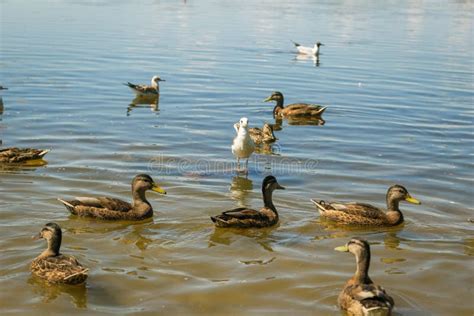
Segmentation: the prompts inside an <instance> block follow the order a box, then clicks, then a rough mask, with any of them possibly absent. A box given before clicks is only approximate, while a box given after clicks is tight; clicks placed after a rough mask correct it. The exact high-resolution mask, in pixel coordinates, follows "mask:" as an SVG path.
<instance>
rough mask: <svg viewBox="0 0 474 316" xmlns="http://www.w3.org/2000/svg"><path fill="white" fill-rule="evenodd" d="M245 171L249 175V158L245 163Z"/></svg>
mask: <svg viewBox="0 0 474 316" xmlns="http://www.w3.org/2000/svg"><path fill="white" fill-rule="evenodd" d="M245 170H247V173H248V172H249V158H247V160H246V161H245Z"/></svg>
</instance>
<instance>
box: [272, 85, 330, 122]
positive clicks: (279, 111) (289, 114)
mask: <svg viewBox="0 0 474 316" xmlns="http://www.w3.org/2000/svg"><path fill="white" fill-rule="evenodd" d="M270 101H275V102H276V105H275V107H274V108H273V116H274V117H276V118H278V117H280V118H282V117H283V118H315V117H319V116H321V115H322V114H323V113H324V111H325V110H326V107H324V106H321V105H317V104H309V103H293V104H289V105H287V106H284V105H283V104H284V98H283V94H282V93H281V92H278V91H275V92H273V93H272V95H271V96H269V97H268V98H267V99H265V102H270Z"/></svg>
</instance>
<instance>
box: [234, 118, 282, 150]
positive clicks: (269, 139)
mask: <svg viewBox="0 0 474 316" xmlns="http://www.w3.org/2000/svg"><path fill="white" fill-rule="evenodd" d="M239 127H240V124H239V123H236V124H235V125H234V128H235V130H236V132H237V133H238V132H239ZM249 135H250V138H252V140H253V142H254V143H255V145H261V144H262V143H266V144H269V143H273V142H275V141H276V140H277V138H276V137H275V134H273V127H272V126H271V125H270V124H268V123H265V124H263V128H258V127H251V128H249Z"/></svg>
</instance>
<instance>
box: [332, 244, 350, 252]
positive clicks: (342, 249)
mask: <svg viewBox="0 0 474 316" xmlns="http://www.w3.org/2000/svg"><path fill="white" fill-rule="evenodd" d="M334 250H336V251H340V252H349V248H348V247H347V245H344V246H340V247H336V248H334Z"/></svg>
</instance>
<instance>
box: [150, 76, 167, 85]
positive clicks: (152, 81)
mask: <svg viewBox="0 0 474 316" xmlns="http://www.w3.org/2000/svg"><path fill="white" fill-rule="evenodd" d="M160 81H166V80H164V79H161V78H160V77H158V76H153V78H151V84H152V85H153V84H156V85H157V84H158V83H159V82H160Z"/></svg>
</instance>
